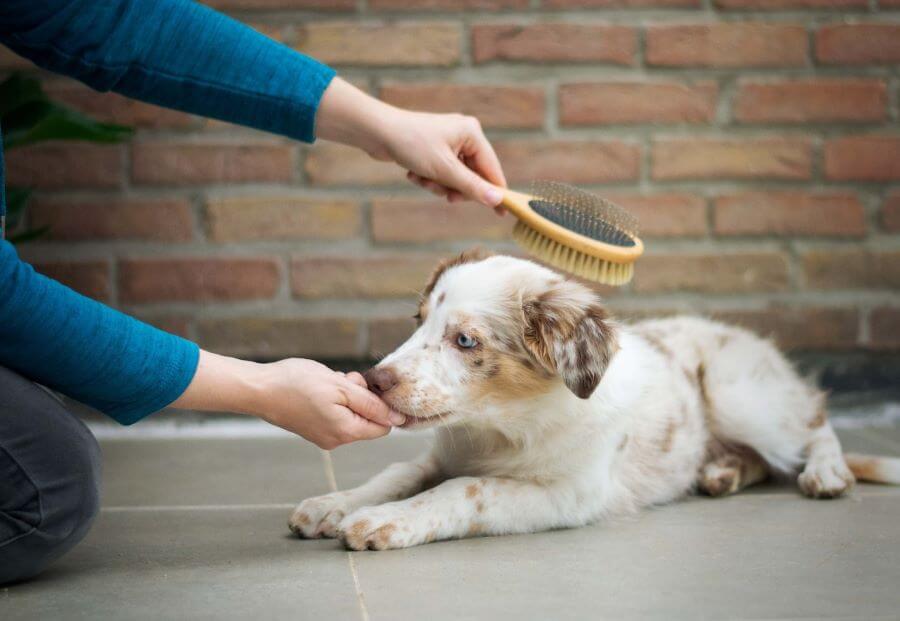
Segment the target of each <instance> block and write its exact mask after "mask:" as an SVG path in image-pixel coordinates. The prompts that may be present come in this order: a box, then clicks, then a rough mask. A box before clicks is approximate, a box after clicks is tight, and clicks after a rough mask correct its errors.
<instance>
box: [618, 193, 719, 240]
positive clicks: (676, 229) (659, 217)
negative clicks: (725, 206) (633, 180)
mask: <svg viewBox="0 0 900 621" xmlns="http://www.w3.org/2000/svg"><path fill="white" fill-rule="evenodd" d="M603 198H606V199H608V200H611V201H612V202H614V203H615V204H617V205H619V206H620V207H622V208H623V209H625V210H626V211H628V212H629V213H631V214H632V215H634V216H636V217H637V219H638V222H639V235H640V236H641V237H697V236H702V235H706V230H707V227H706V201H705V200H704V199H703V198H702V197H700V196H695V195H693V194H674V193H672V194H649V195H638V194H606V193H604V194H603Z"/></svg>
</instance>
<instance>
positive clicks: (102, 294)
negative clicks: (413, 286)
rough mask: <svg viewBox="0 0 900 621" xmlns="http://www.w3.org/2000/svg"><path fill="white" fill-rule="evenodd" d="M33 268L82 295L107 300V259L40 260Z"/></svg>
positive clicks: (108, 296)
mask: <svg viewBox="0 0 900 621" xmlns="http://www.w3.org/2000/svg"><path fill="white" fill-rule="evenodd" d="M34 269H35V270H36V271H38V272H40V273H41V274H43V275H44V276H47V277H48V278H52V279H53V280H56V281H59V282H61V283H62V284H64V285H65V286H67V287H69V288H70V289H74V290H75V291H77V292H78V293H80V294H82V295H86V296H87V297H89V298H93V299H95V300H99V301H101V302H109V298H110V286H109V261H105V260H97V261H42V262H39V263H35V264H34Z"/></svg>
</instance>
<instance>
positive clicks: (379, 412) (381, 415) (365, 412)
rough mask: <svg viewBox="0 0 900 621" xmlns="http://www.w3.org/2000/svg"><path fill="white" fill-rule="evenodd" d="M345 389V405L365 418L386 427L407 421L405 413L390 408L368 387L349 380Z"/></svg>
mask: <svg viewBox="0 0 900 621" xmlns="http://www.w3.org/2000/svg"><path fill="white" fill-rule="evenodd" d="M344 390H345V393H344V394H345V395H346V397H347V403H346V404H345V405H346V406H347V407H348V408H350V409H351V410H353V411H354V412H356V413H357V414H358V415H360V416H362V417H363V418H366V419H368V420H370V421H372V422H373V423H378V424H379V425H384V426H386V427H390V426H391V425H402V424H403V423H405V422H406V417H405V416H404V415H403V414H400V413H399V412H395V411H394V410H392V409H391V408H389V407H388V406H387V404H386V403H385V402H384V401H382V400H381V399H379V398H378V397H377V396H375V394H374V393H372V392H370V391H369V389H368V388H363V387H362V386H358V385H356V384H354V383H352V382H351V381H350V380H348V381H347V384H346V385H345V387H344Z"/></svg>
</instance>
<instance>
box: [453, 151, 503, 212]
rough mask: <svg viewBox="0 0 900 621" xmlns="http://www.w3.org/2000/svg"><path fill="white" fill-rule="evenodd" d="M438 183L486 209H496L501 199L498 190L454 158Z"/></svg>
mask: <svg viewBox="0 0 900 621" xmlns="http://www.w3.org/2000/svg"><path fill="white" fill-rule="evenodd" d="M440 181H441V183H443V184H444V185H446V186H447V187H449V188H450V189H452V190H456V191H457V192H459V193H461V194H463V195H465V196H466V197H467V198H470V199H472V200H474V201H478V202H479V203H482V204H483V205H487V206H488V207H496V206H497V205H499V204H500V201H501V200H502V199H503V193H502V192H501V191H500V189H499V188H497V187H495V186H493V185H491V184H490V183H488V182H487V181H485V180H484V179H482V178H481V177H479V176H478V175H477V174H476V173H475V172H474V171H473V170H472V169H471V168H469V167H468V166H466V165H465V164H464V163H463V162H462V161H460V160H459V159H457V158H455V157H454V158H453V159H451V160H450V161H449V162H448V166H447V168H446V170H445V171H443V177H442V178H441V179H440Z"/></svg>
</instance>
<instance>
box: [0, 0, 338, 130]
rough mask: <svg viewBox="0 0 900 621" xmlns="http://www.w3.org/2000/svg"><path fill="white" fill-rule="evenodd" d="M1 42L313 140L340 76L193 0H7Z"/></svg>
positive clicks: (173, 103)
mask: <svg viewBox="0 0 900 621" xmlns="http://www.w3.org/2000/svg"><path fill="white" fill-rule="evenodd" d="M0 42H2V43H3V44H5V45H7V46H8V47H9V48H11V49H12V50H14V51H15V52H17V53H18V54H21V55H22V56H25V57H26V58H28V59H30V60H31V61H32V62H34V63H35V64H37V65H38V66H40V67H43V68H44V69H48V70H50V71H54V72H57V73H63V74H65V75H68V76H70V77H73V78H75V79H77V80H80V81H82V82H84V83H86V84H87V85H89V86H91V87H93V88H95V89H97V90H100V91H107V90H112V91H116V92H118V93H121V94H123V95H127V96H129V97H132V98H134V99H140V100H142V101H147V102H150V103H154V104H158V105H161V106H165V107H168V108H175V109H177V110H182V111H185V112H191V113H194V114H200V115H203V116H207V117H212V118H216V119H221V120H223V121H229V122H232V123H238V124H241V125H246V126H248V127H254V128H257V129H262V130H265V131H270V132H274V133H277V134H282V135H284V136H289V137H291V138H296V139H298V140H303V141H306V142H312V141H313V140H314V139H315V136H314V132H313V130H314V127H315V115H316V109H317V108H318V105H319V100H320V99H321V97H322V93H323V92H324V91H325V89H326V88H327V86H328V84H329V83H330V82H331V79H332V78H333V77H334V71H333V70H332V69H330V68H329V67H327V66H325V65H323V64H321V63H319V62H317V61H315V60H313V59H311V58H309V57H307V56H304V55H303V54H300V53H299V52H296V51H294V50H292V49H291V48H289V47H287V46H285V45H282V44H281V43H278V42H276V41H273V40H272V39H269V38H268V37H266V36H264V35H262V34H260V33H258V32H256V31H255V30H253V29H252V28H249V27H248V26H245V25H243V24H241V23H240V22H237V21H235V20H233V19H231V18H229V17H227V16H225V15H222V14H221V13H217V12H216V11H213V10H212V9H209V8H207V7H205V6H203V5H201V4H197V3H195V2H191V1H190V0H3V1H2V2H0Z"/></svg>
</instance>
